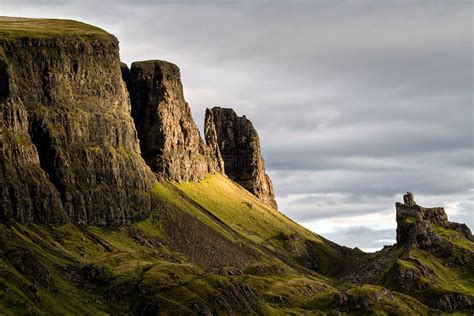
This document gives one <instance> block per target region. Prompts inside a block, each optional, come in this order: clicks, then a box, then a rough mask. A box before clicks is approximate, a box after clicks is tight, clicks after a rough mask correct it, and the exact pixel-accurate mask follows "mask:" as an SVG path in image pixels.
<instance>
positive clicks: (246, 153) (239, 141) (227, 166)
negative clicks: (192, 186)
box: [205, 107, 277, 208]
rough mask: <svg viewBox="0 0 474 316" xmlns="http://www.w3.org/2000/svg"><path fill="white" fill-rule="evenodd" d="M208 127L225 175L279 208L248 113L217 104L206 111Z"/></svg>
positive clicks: (207, 132) (208, 137) (210, 139)
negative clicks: (239, 113) (222, 163)
mask: <svg viewBox="0 0 474 316" xmlns="http://www.w3.org/2000/svg"><path fill="white" fill-rule="evenodd" d="M205 131H206V141H207V144H208V146H209V147H210V148H213V149H215V148H219V150H220V153H221V155H222V159H223V160H224V170H225V173H226V175H227V176H228V177H229V178H231V179H232V180H234V181H235V182H237V183H239V184H240V185H241V186H243V187H244V188H245V189H247V190H248V191H250V192H251V193H253V194H254V195H255V196H256V197H258V198H259V199H261V200H262V201H264V202H265V203H267V204H268V205H270V206H272V207H274V208H277V204H276V201H275V193H274V191H273V185H272V182H271V180H270V177H269V176H268V175H267V174H266V173H265V162H264V160H263V157H262V153H261V150H260V140H259V137H258V134H257V131H256V130H255V128H254V127H253V124H252V122H250V121H249V120H248V119H247V118H246V117H245V115H244V116H242V117H240V116H237V114H236V113H235V112H234V110H232V109H226V108H220V107H214V108H212V109H210V110H209V109H208V110H207V111H206V119H205ZM214 134H215V135H214ZM216 141H217V144H216Z"/></svg>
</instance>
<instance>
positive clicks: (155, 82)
mask: <svg viewBox="0 0 474 316" xmlns="http://www.w3.org/2000/svg"><path fill="white" fill-rule="evenodd" d="M122 74H123V78H124V80H125V81H126V83H127V87H128V90H129V92H130V100H131V103H132V116H133V119H134V121H135V125H136V128H137V132H138V137H139V139H140V147H141V151H142V155H143V157H144V158H145V161H146V162H147V163H148V165H149V166H150V167H151V169H152V170H153V171H154V172H155V173H156V174H157V175H158V176H159V178H160V179H162V180H171V181H193V180H200V179H202V178H204V176H205V175H206V174H208V173H212V172H221V171H222V170H221V168H222V166H221V163H220V162H219V160H218V159H217V157H216V156H215V153H212V152H211V150H210V149H209V148H208V147H207V146H206V144H205V143H204V141H203V140H202V139H201V136H200V135H199V130H198V128H197V126H196V124H195V123H194V120H193V118H192V115H191V109H190V107H189V105H188V103H187V102H186V101H185V99H184V94H183V86H182V84H181V75H180V71H179V68H178V67H177V66H176V65H174V64H172V63H169V62H166V61H162V60H149V61H140V62H134V63H132V66H131V69H130V70H128V68H127V67H126V66H125V65H124V64H122Z"/></svg>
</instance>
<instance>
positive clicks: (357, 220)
mask: <svg viewBox="0 0 474 316" xmlns="http://www.w3.org/2000/svg"><path fill="white" fill-rule="evenodd" d="M0 15H11V16H28V17H54V18H71V19H76V20H82V21H84V22H87V23H91V24H94V25H97V26H100V27H102V28H104V29H106V30H107V31H109V32H111V33H113V34H115V35H116V36H117V37H118V38H119V40H120V47H121V56H122V60H123V61H124V62H126V63H128V64H130V63H131V62H132V61H137V60H145V59H164V60H168V61H171V62H173V63H175V64H177V65H178V66H179V67H180V68H181V73H182V79H183V84H184V89H185V91H184V92H185V96H186V99H187V101H188V102H189V103H190V105H191V108H192V111H193V115H194V118H195V120H196V122H197V123H198V125H199V126H200V127H201V126H202V124H203V120H204V110H205V108H206V107H211V106H217V105H218V106H223V107H232V108H234V109H235V110H236V111H237V113H238V114H240V115H243V114H245V115H246V116H247V117H248V118H250V119H251V120H252V121H253V123H254V125H255V127H256V128H257V130H258V131H259V133H260V139H261V144H262V146H263V153H264V157H265V160H266V165H267V171H268V173H269V174H270V176H271V177H272V179H273V183H274V186H275V190H276V193H277V200H278V203H279V207H280V209H281V210H282V211H283V212H284V213H285V214H287V215H288V216H289V217H291V218H293V219H294V220H296V221H297V222H299V223H300V224H302V225H304V226H305V227H308V228H310V229H312V230H313V231H315V232H317V233H319V234H322V235H323V236H325V237H327V238H329V239H331V240H334V241H336V242H338V243H341V244H344V245H347V246H350V247H355V246H358V247H359V248H362V249H365V250H369V251H373V250H377V249H379V248H381V247H382V246H383V245H385V244H392V243H394V239H395V227H396V223H395V206H394V203H395V201H400V200H401V199H402V194H403V193H404V192H406V191H413V192H414V193H415V198H416V200H417V202H418V203H419V204H421V205H424V206H444V207H446V209H447V212H448V215H449V217H450V219H451V220H455V221H459V222H466V223H467V224H468V225H469V226H470V227H471V228H473V227H474V218H473V217H474V215H473V211H474V183H473V182H474V172H473V170H474V169H473V162H474V149H473V145H474V144H473V139H474V138H473V125H474V123H473V121H474V114H473V50H472V49H473V47H472V45H473V31H472V27H473V25H472V23H473V22H472V20H473V8H472V2H471V1H470V0H469V1H418V2H417V1H403V0H400V1H391V2H388V1H292V2H290V1H232V2H225V1H191V0H189V1H161V2H160V1H151V0H150V1H145V0H143V1H108V0H102V1H79V0H75V1H72V0H71V1H69V0H56V1H54V0H50V1H41V0H36V1H33V0H31V1H23V0H0Z"/></svg>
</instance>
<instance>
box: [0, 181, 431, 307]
mask: <svg viewBox="0 0 474 316" xmlns="http://www.w3.org/2000/svg"><path fill="white" fill-rule="evenodd" d="M197 193H199V194H197ZM153 195H154V205H155V211H154V212H153V213H152V214H151V216H149V217H148V218H147V219H145V220H143V221H140V222H137V223H135V224H133V225H130V226H128V227H121V228H117V229H105V228H98V227H91V226H89V227H87V226H74V225H72V224H67V225H63V226H60V227H56V228H53V227H44V226H36V225H29V226H22V225H17V224H12V225H11V226H6V225H2V227H1V229H2V232H3V233H2V234H1V237H0V238H1V239H0V244H1V252H0V260H1V261H0V284H1V286H0V297H1V299H0V310H2V312H3V313H6V314H8V315H10V314H11V315H18V314H29V313H33V314H40V315H41V314H46V312H47V313H49V314H51V313H52V314H89V315H92V314H93V315H101V314H116V313H124V311H128V312H131V313H136V314H154V313H158V312H159V313H165V314H199V313H206V312H211V311H213V312H216V311H217V312H218V313H223V314H232V313H236V314H245V315H248V314H263V315H265V314H266V315H276V314H294V315H299V314H320V313H322V312H329V311H332V310H339V311H340V312H342V313H345V312H353V311H358V312H360V313H366V312H369V311H377V312H379V311H380V312H385V313H390V314H399V315H406V314H407V313H415V314H416V313H424V312H427V311H429V308H428V307H426V306H425V305H423V304H422V303H420V302H419V301H417V300H415V299H413V298H410V297H408V296H406V295H403V294H400V293H397V292H390V291H388V290H386V289H384V288H383V287H380V286H376V285H364V286H354V285H348V284H344V283H341V282H340V281H337V280H335V279H332V278H329V277H328V276H325V275H323V274H319V273H316V272H314V271H313V270H310V269H309V268H308V267H305V266H304V261H303V260H302V258H303V257H302V256H301V253H302V252H305V251H306V254H307V250H305V249H300V248H302V247H303V246H302V245H303V244H304V243H303V242H302V240H304V241H309V242H310V243H309V244H310V245H312V246H314V251H315V253H317V252H318V251H320V252H321V253H323V252H324V253H328V254H330V255H331V258H334V260H336V258H340V257H339V256H342V255H343V254H342V253H341V252H340V251H339V250H340V249H343V248H341V247H335V246H334V244H332V243H330V242H327V241H326V240H324V239H323V238H321V237H319V236H317V235H315V234H313V233H311V232H309V231H308V230H306V229H304V228H302V227H300V226H299V225H297V224H295V223H294V222H292V221H290V220H289V219H287V218H286V217H285V216H283V215H282V214H281V213H279V212H277V211H275V210H272V209H270V208H268V207H266V206H265V205H263V204H262V203H261V202H260V201H259V200H257V199H256V198H254V197H253V196H252V195H250V194H249V193H247V192H246V191H244V190H243V189H242V188H240V187H239V186H238V185H236V184H234V183H233V182H231V181H230V180H228V179H227V178H225V177H223V176H220V175H213V176H209V177H207V178H206V179H205V180H203V181H201V182H199V183H194V184H192V183H184V184H173V183H165V184H157V185H155V187H154V189H153ZM295 234H296V235H297V236H298V237H288V236H294V235H295ZM288 239H290V241H288ZM299 247H300V248H299ZM326 264H327V263H326ZM323 270H324V269H323ZM329 270H330V269H329V268H326V271H321V272H327V271H329Z"/></svg>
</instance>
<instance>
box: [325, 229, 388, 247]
mask: <svg viewBox="0 0 474 316" xmlns="http://www.w3.org/2000/svg"><path fill="white" fill-rule="evenodd" d="M323 237H325V238H327V239H329V240H332V241H335V242H337V243H339V244H343V245H346V246H348V247H352V248H354V247H359V248H360V245H363V247H362V248H363V249H364V250H368V251H374V250H376V249H380V248H382V247H383V246H384V245H391V244H393V240H394V239H395V231H394V230H393V229H374V228H371V227H367V226H354V227H351V228H348V229H342V230H338V231H335V232H332V233H327V234H324V236H323Z"/></svg>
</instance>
